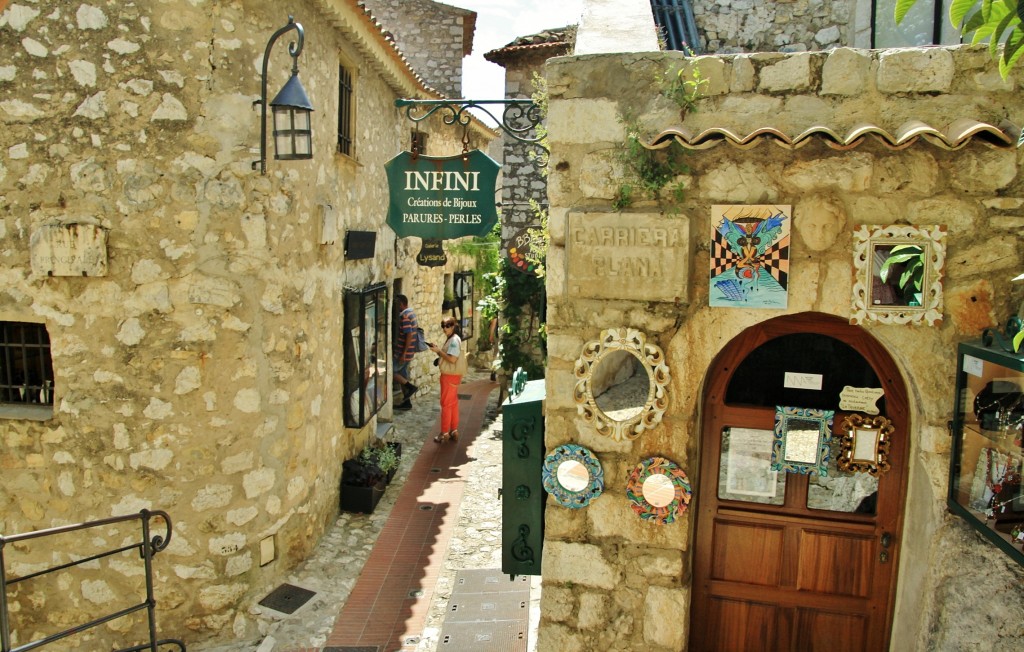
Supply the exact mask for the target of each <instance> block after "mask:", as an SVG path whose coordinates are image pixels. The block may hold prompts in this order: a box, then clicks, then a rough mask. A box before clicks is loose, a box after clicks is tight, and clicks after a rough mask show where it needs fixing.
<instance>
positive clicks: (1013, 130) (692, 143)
mask: <svg viewBox="0 0 1024 652" xmlns="http://www.w3.org/2000/svg"><path fill="white" fill-rule="evenodd" d="M1019 132H1020V130H1019V129H1018V128H1017V127H1016V126H1015V125H1012V124H1010V123H1008V122H1003V123H1001V124H1000V125H998V126H997V125H993V124H991V123H988V122H983V121H981V120H975V119H973V118H957V119H956V120H953V121H952V122H950V123H949V124H948V125H946V127H945V128H944V129H939V128H937V127H934V126H932V125H929V124H927V123H925V122H922V121H921V120H908V121H906V122H904V123H903V124H901V125H900V126H899V127H897V128H896V129H895V130H894V131H890V130H888V129H886V128H884V127H881V126H879V125H876V124H873V123H858V124H855V125H853V126H852V127H851V128H850V129H849V130H848V131H846V133H845V135H841V134H840V132H838V131H836V130H835V129H833V128H831V127H829V126H827V125H813V126H811V127H808V128H807V129H804V130H803V131H801V132H800V133H799V134H797V135H796V136H790V135H789V134H787V133H785V132H783V131H781V130H779V129H776V128H775V127H771V126H765V127H759V128H757V129H754V130H753V131H751V132H749V133H746V134H743V133H741V132H737V131H734V130H732V129H729V128H728V127H708V128H705V129H703V130H701V131H699V132H697V133H694V132H693V131H692V130H690V129H688V128H686V127H682V126H680V127H670V128H668V129H665V130H663V131H662V132H661V133H659V134H658V135H656V136H654V137H653V138H651V139H650V140H648V141H647V142H645V143H643V145H644V147H646V148H647V149H662V148H664V147H668V145H670V144H671V143H673V142H676V143H679V144H680V145H682V146H683V147H685V148H686V149H697V150H702V149H710V148H711V147H716V146H718V145H721V144H722V143H728V144H729V145H731V146H733V147H736V148H738V149H751V148H753V147H756V146H757V145H759V144H760V143H761V142H763V141H765V140H769V141H771V142H774V143H775V144H776V145H779V146H780V147H783V148H785V149H791V150H794V149H799V148H801V147H803V146H804V145H806V144H807V143H809V142H811V141H812V140H814V139H816V138H818V139H821V140H822V141H823V142H824V143H825V144H826V145H828V146H829V147H831V148H832V149H837V150H849V149H853V148H854V147H857V146H858V145H860V144H861V143H863V142H864V141H865V140H867V139H868V138H869V137H870V138H872V139H874V140H876V141H878V142H880V143H881V144H882V145H884V146H885V147H888V148H889V149H892V150H901V149H905V148H906V147H909V146H911V145H913V144H914V143H916V142H918V141H919V140H924V141H926V142H928V143H930V144H932V145H934V146H936V147H939V148H940V149H945V150H949V151H953V150H958V149H961V148H962V147H964V146H965V145H967V144H968V143H970V142H971V141H972V140H980V141H981V142H982V143H983V144H985V145H987V146H989V147H992V148H997V149H1012V148H1014V147H1016V146H1017V136H1016V134H1017V133H1019Z"/></svg>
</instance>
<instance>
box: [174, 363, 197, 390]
mask: <svg viewBox="0 0 1024 652" xmlns="http://www.w3.org/2000/svg"><path fill="white" fill-rule="evenodd" d="M202 384H203V376H202V373H201V372H200V370H199V367H185V368H184V369H182V370H181V371H180V372H179V373H178V377H177V378H175V379H174V393H175V394H178V395H179V396H180V395H182V394H188V393H189V392H191V391H195V390H197V389H199V387H201V386H202Z"/></svg>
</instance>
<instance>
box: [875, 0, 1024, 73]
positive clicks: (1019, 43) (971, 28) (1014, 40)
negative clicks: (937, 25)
mask: <svg viewBox="0 0 1024 652" xmlns="http://www.w3.org/2000/svg"><path fill="white" fill-rule="evenodd" d="M915 4H917V0H896V10H895V18H896V24H897V25H899V24H900V23H901V22H902V21H903V19H904V18H905V17H906V15H907V12H908V11H910V8H911V7H913V6H914V5H915ZM1022 20H1024V3H1021V4H1018V2H1017V0H953V3H952V4H951V5H950V7H949V22H950V23H952V24H953V27H955V28H956V29H958V30H960V33H961V34H962V35H963V36H964V38H968V37H969V38H970V39H971V43H973V44H977V43H985V42H988V46H989V51H990V52H991V53H992V56H993V57H996V56H998V57H999V74H1001V75H1002V76H1003V79H1005V78H1006V77H1007V75H1009V74H1010V70H1011V69H1012V68H1013V66H1014V65H1015V64H1016V63H1017V60H1018V59H1019V58H1020V56H1021V54H1024V28H1022V23H1021V21H1022ZM1000 45H1002V46H1003V53H1002V55H1001V56H1000V55H999V46H1000Z"/></svg>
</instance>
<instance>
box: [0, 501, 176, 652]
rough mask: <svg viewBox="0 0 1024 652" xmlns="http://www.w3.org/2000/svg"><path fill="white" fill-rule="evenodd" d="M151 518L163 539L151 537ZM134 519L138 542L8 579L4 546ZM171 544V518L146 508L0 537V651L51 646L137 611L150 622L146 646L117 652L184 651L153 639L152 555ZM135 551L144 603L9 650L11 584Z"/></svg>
mask: <svg viewBox="0 0 1024 652" xmlns="http://www.w3.org/2000/svg"><path fill="white" fill-rule="evenodd" d="M154 516H156V517H157V518H159V519H161V520H162V521H163V522H164V527H165V528H166V531H165V533H164V535H162V536H161V535H159V534H158V535H154V536H152V537H151V536H150V530H149V521H150V519H151V518H152V517H154ZM136 519H137V520H139V522H140V524H141V527H142V540H141V541H139V542H137V543H133V544H130V545H126V546H121V547H119V548H112V549H110V550H107V551H105V552H101V553H98V554H96V555H92V556H91V557H86V558H84V559H79V560H76V561H73V562H69V563H66V564H59V565H56V566H52V567H50V568H47V569H45V570H41V571H38V572H35V573H29V574H28V575H23V576H21V577H13V578H8V577H7V566H6V561H5V559H4V547H5V546H6V545H7V544H9V543H17V542H19V541H28V540H30V539H39V538H42V537H48V536H54V535H57V534H66V533H68V532H77V531H79V530H85V529H89V528H95V527H103V526H106V525H111V524H114V523H124V522H127V521H133V520H136ZM170 541H171V517H170V516H168V515H167V513H166V512H163V511H159V510H157V511H150V510H148V509H144V510H142V511H140V512H139V513H138V514H127V515H125V516H114V517H112V518H105V519H101V520H98V521H89V522H87V523H76V524H73V525H62V526H59V527H54V528H49V529H46V530H36V531H34V532H24V533H22V534H15V535H11V536H3V535H0V652H26V651H27V650H34V649H36V648H39V647H42V646H44V645H48V644H50V643H54V642H56V641H59V640H61V639H64V638H67V637H68V636H72V635H74V634H79V633H81V632H84V631H85V630H87V629H91V628H93V627H97V626H99V625H102V624H104V623H108V622H110V621H112V620H116V619H118V618H121V617H123V616H127V615H129V614H132V613H135V612H137V611H141V610H143V609H145V610H146V612H147V617H148V621H149V643H144V644H141V645H134V646H132V647H127V648H122V649H120V650H118V651H117V652H140V651H141V650H147V649H148V650H150V651H151V652H157V650H158V648H159V647H160V646H162V645H176V646H177V647H178V650H180V652H185V644H184V643H183V642H181V641H179V640H177V639H162V640H157V637H156V600H155V599H154V598H153V555H155V554H156V553H158V552H160V551H161V550H164V549H165V548H166V547H167V544H168V543H170ZM134 548H138V550H139V555H140V556H141V557H142V560H143V564H144V566H145V570H146V573H145V575H146V599H145V600H144V601H142V602H140V603H139V604H136V605H132V606H129V607H126V608H124V609H121V610H119V611H114V612H111V613H109V614H106V615H103V616H100V617H99V618H96V619H94V620H91V621H89V622H87V623H82V624H80V625H75V626H73V627H69V628H68V629H65V630H62V631H60V632H57V633H55V634H50V635H49V636H46V637H44V638H41V639H38V640H35V641H30V642H28V643H25V644H24V645H19V646H18V647H11V622H10V613H9V611H8V603H7V587H9V586H12V585H14V584H18V583H19V582H25V581H27V580H31V579H33V578H36V577H39V576H41V575H47V574H49V573H54V572H57V571H61V570H66V569H68V568H71V567H74V566H78V565H80V564H85V563H88V562H91V561H96V560H98V559H102V558H104V557H109V556H111V555H116V554H118V553H122V552H127V551H129V550H132V549H134Z"/></svg>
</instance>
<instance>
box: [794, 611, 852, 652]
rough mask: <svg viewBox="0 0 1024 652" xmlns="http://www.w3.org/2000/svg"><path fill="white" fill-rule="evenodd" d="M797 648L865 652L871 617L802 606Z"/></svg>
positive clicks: (810, 651)
mask: <svg viewBox="0 0 1024 652" xmlns="http://www.w3.org/2000/svg"><path fill="white" fill-rule="evenodd" d="M796 622H797V625H796V629H795V632H794V634H795V636H794V639H795V640H794V646H793V649H794V650H799V651H800V652H819V651H820V652H865V650H866V642H867V639H868V636H867V634H868V632H867V627H868V619H867V617H866V616H864V615H858V614H849V613H832V612H827V611H817V610H814V609H800V610H799V615H798V616H797V618H796Z"/></svg>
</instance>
